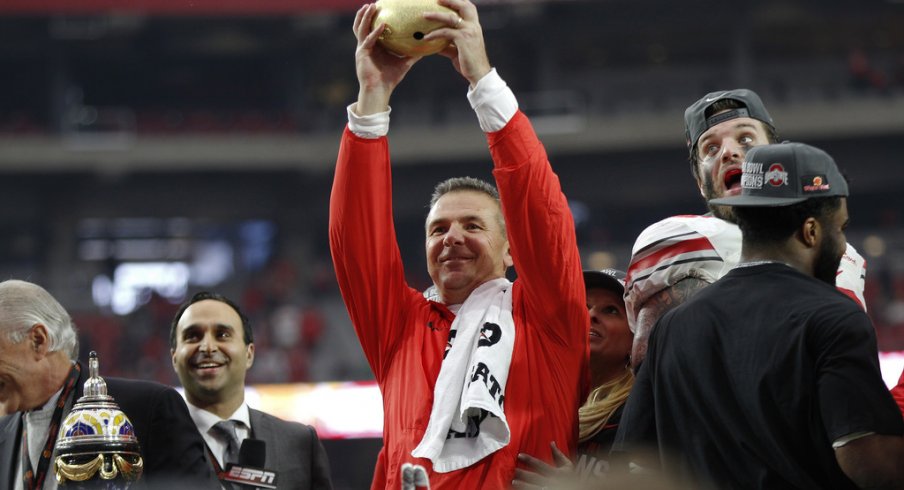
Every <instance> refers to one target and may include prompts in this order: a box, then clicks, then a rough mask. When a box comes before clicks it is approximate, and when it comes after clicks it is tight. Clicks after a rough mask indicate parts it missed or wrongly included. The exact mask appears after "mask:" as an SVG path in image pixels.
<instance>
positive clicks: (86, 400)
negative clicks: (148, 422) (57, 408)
mask: <svg viewBox="0 0 904 490" xmlns="http://www.w3.org/2000/svg"><path fill="white" fill-rule="evenodd" d="M88 373H89V378H88V380H87V381H85V388H84V394H83V395H82V397H81V398H79V399H78V401H77V402H76V403H75V405H74V406H73V407H72V411H71V412H69V415H68V416H67V417H66V420H64V421H63V423H62V425H60V432H59V435H58V436H57V443H56V447H57V457H56V459H55V460H54V465H53V466H54V473H55V475H56V479H57V483H58V484H59V485H60V486H63V487H65V488H67V489H77V490H81V489H92V490H126V489H128V488H129V486H130V485H131V484H132V483H133V482H135V481H136V480H138V479H139V478H141V473H142V470H143V469H144V462H143V460H142V459H141V448H140V446H139V445H138V439H137V438H136V437H135V429H134V427H133V426H132V422H131V421H130V420H129V417H127V416H126V414H125V413H123V411H122V410H120V409H119V405H117V404H116V402H115V401H114V400H113V397H111V396H109V395H107V383H106V381H104V378H101V377H100V375H98V360H97V353H96V352H94V351H91V353H90V354H89V355H88Z"/></svg>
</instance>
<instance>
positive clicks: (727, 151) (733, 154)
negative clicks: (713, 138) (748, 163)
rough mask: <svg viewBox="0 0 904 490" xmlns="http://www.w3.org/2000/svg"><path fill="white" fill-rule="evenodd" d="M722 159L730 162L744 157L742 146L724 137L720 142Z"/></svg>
mask: <svg viewBox="0 0 904 490" xmlns="http://www.w3.org/2000/svg"><path fill="white" fill-rule="evenodd" d="M721 156H722V159H721V160H722V161H723V162H731V161H735V160H738V159H741V158H744V147H743V146H741V145H740V144H739V143H738V142H737V141H735V140H733V139H726V141H724V142H723V144H722V155H721Z"/></svg>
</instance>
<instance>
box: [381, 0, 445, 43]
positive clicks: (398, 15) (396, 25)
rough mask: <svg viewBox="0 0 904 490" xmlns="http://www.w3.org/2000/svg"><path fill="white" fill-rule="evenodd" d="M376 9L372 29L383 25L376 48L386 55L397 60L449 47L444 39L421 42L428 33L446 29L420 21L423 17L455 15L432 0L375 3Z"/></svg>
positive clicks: (426, 21)
mask: <svg viewBox="0 0 904 490" xmlns="http://www.w3.org/2000/svg"><path fill="white" fill-rule="evenodd" d="M377 8H378V12H377V16H376V17H375V18H374V24H373V25H374V27H376V26H379V25H380V24H381V23H384V22H385V23H386V29H385V30H384V31H383V33H382V34H381V35H380V44H382V45H383V46H384V47H385V48H386V49H388V50H389V51H392V52H393V53H395V54H398V55H400V56H427V55H429V54H434V53H438V52H440V51H442V50H443V49H445V47H446V46H447V45H448V44H449V42H448V41H446V40H445V39H435V40H433V41H424V40H423V39H424V36H426V35H427V34H429V33H430V32H431V31H433V30H435V29H438V28H440V27H446V24H443V23H442V22H435V21H431V20H426V19H424V14H425V13H427V12H447V13H449V12H451V13H455V12H454V11H453V10H451V9H448V8H446V7H443V6H441V5H439V4H438V3H436V0H377Z"/></svg>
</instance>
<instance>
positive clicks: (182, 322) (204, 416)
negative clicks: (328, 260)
mask: <svg viewBox="0 0 904 490" xmlns="http://www.w3.org/2000/svg"><path fill="white" fill-rule="evenodd" d="M170 348H171V353H172V358H173V368H175V370H176V374H177V375H178V376H179V381H180V382H181V383H182V386H183V388H185V399H186V401H187V404H188V410H189V413H190V414H191V417H192V420H194V422H195V425H196V426H197V428H198V432H200V433H201V437H203V438H204V441H205V442H206V443H207V447H208V457H209V459H210V463H211V464H212V465H213V467H214V470H215V471H216V473H217V474H218V475H220V476H221V478H222V473H223V469H225V468H226V467H227V465H228V464H229V463H238V462H239V461H238V459H237V458H238V452H239V448H240V446H241V443H242V442H243V441H244V440H245V439H249V438H252V439H258V440H262V441H264V442H265V443H266V451H265V453H266V454H265V459H264V468H265V469H267V470H270V471H275V472H276V473H277V483H278V486H279V488H290V489H329V488H331V487H332V485H331V483H330V475H329V473H330V471H329V464H328V462H327V457H326V452H325V451H324V449H323V446H322V445H321V444H320V440H319V439H318V438H317V433H316V432H315V431H314V429H313V428H311V427H309V426H307V425H303V424H299V423H295V422H287V421H284V420H281V419H279V418H276V417H274V416H272V415H268V414H266V413H264V412H261V411H259V410H254V409H252V408H249V407H248V404H247V403H245V375H246V374H247V372H248V369H250V368H251V365H252V364H253V363H254V333H253V331H252V330H251V324H250V323H249V322H248V318H247V317H245V315H244V314H243V313H242V311H241V310H240V309H239V307H238V306H237V305H236V304H235V303H233V302H232V301H230V300H229V299H228V298H226V297H224V296H221V295H219V294H214V293H208V292H201V293H198V294H195V295H194V296H192V298H191V299H190V300H188V301H187V302H186V303H185V304H183V305H182V306H181V307H180V308H179V311H178V312H177V313H176V316H175V318H173V322H172V325H171V327H170Z"/></svg>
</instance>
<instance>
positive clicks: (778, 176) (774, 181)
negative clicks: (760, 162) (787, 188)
mask: <svg viewBox="0 0 904 490" xmlns="http://www.w3.org/2000/svg"><path fill="white" fill-rule="evenodd" d="M764 177H765V178H766V182H769V184H770V185H772V187H778V186H780V185H788V172H785V167H783V166H782V164H781V163H773V164H772V165H770V166H769V170H768V171H767V172H766V175H765V176H764Z"/></svg>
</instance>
